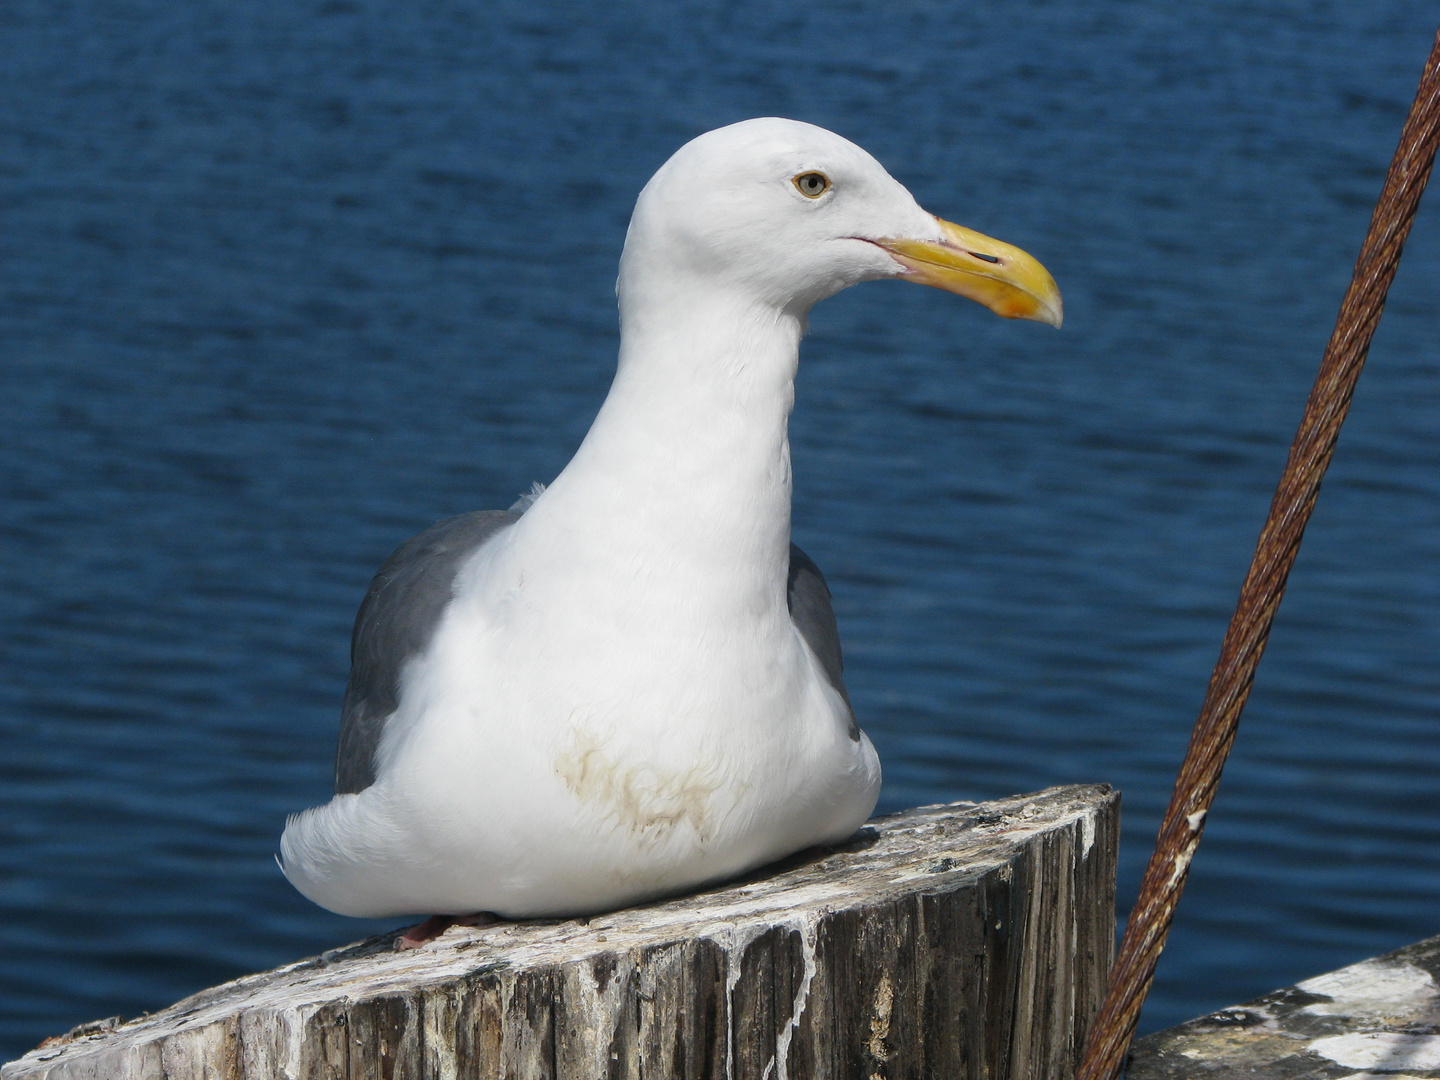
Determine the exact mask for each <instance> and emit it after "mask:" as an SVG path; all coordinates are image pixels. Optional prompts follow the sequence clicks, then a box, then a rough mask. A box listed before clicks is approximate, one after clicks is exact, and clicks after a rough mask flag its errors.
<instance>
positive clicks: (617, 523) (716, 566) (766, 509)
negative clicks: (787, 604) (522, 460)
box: [548, 283, 804, 596]
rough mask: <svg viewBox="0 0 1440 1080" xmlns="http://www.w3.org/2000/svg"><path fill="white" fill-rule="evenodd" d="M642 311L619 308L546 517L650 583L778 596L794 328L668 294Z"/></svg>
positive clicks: (797, 324) (756, 312)
mask: <svg viewBox="0 0 1440 1080" xmlns="http://www.w3.org/2000/svg"><path fill="white" fill-rule="evenodd" d="M650 300H651V302H650V303H649V304H645V305H636V304H633V303H632V304H627V303H625V302H623V300H622V304H621V330H622V334H621V338H622V340H621V347H620V359H619V366H618V370H617V372H616V377H615V382H614V384H613V385H612V387H611V390H610V393H609V396H608V397H607V398H606V399H605V403H604V405H603V406H602V407H601V409H600V413H599V415H598V416H597V417H596V419H595V423H594V425H593V426H592V427H591V429H590V432H589V434H588V435H587V436H586V437H585V441H584V443H583V444H582V446H581V447H580V450H579V451H578V452H577V453H576V455H575V458H574V460H573V461H572V462H571V464H570V465H569V466H568V467H567V468H566V470H565V472H564V473H562V474H561V476H560V477H559V478H558V479H557V480H556V482H555V485H553V488H552V491H551V492H550V493H548V494H549V495H553V497H554V498H553V502H552V509H553V510H555V511H557V512H558V511H561V508H562V507H567V508H568V509H569V510H573V511H578V512H579V513H580V514H581V515H583V520H584V521H585V522H586V525H585V529H586V530H587V531H590V532H592V535H594V538H595V539H596V540H597V541H599V542H602V543H604V544H606V545H607V546H608V547H609V549H610V550H611V551H612V552H615V553H617V554H618V553H620V552H626V553H627V557H629V558H634V559H637V560H640V561H641V562H643V563H645V564H648V565H649V566H650V568H651V572H652V573H653V572H659V571H658V570H657V568H659V567H671V568H673V569H674V570H675V571H676V572H677V573H680V574H687V575H693V574H694V572H695V571H696V569H697V568H698V569H700V570H702V571H709V572H712V573H713V572H714V571H724V570H725V569H726V568H728V569H729V571H730V572H728V573H723V575H722V576H724V577H728V578H729V579H730V581H731V584H732V586H733V585H734V584H736V577H735V575H740V576H741V577H744V576H747V575H748V576H752V577H754V576H755V575H757V574H758V575H759V577H758V578H757V579H756V581H755V582H754V584H755V585H756V586H757V587H759V588H763V589H764V590H765V592H766V593H767V594H772V593H778V595H781V596H783V581H784V574H785V572H786V567H787V565H788V558H789V540H790V447H789V440H788V437H787V424H788V420H789V416H790V410H791V407H792V405H793V404H794V396H795V389H794V379H795V371H796V367H797V364H798V357H799V343H800V337H801V335H802V334H803V332H804V325H803V319H802V318H801V317H799V316H797V315H794V314H790V313H786V312H783V311H777V310H775V309H774V308H771V307H766V306H764V305H760V304H755V303H753V302H751V303H748V304H747V303H745V302H743V301H741V300H739V299H737V298H735V297H733V296H726V295H724V294H723V293H718V294H717V293H714V292H703V293H702V292H701V291H699V290H696V291H695V292H694V293H693V294H691V295H685V292H684V290H683V289H682V288H681V287H680V286H679V285H678V284H676V283H671V284H670V285H669V286H668V287H667V288H665V289H664V291H663V295H662V296H661V297H656V296H654V295H653V294H652V295H651V297H650ZM566 516H567V517H569V513H568V512H567V513H566ZM777 574H778V575H779V576H780V577H779V581H778V582H777V581H775V580H772V579H773V578H775V576H776V575H777ZM692 580H693V576H692ZM742 591H743V590H742Z"/></svg>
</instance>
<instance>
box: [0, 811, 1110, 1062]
mask: <svg viewBox="0 0 1440 1080" xmlns="http://www.w3.org/2000/svg"><path fill="white" fill-rule="evenodd" d="M1118 803H1119V797H1118V796H1117V795H1115V794H1114V793H1113V792H1111V790H1110V789H1109V788H1108V787H1106V786H1103V785H1096V786H1086V787H1067V788H1054V789H1051V790H1049V791H1044V792H1040V793H1038V794H1035V795H1027V796H1017V797H1015V798H1010V799H1002V800H999V801H997V802H991V803H982V804H976V803H953V804H950V805H946V806H933V807H924V808H922V809H919V810H912V811H908V812H906V813H903V814H897V815H894V816H891V817H884V818H877V819H875V820H874V821H872V822H871V823H870V825H868V826H867V827H866V828H865V829H863V830H862V831H861V832H860V833H859V834H858V835H857V836H856V837H855V838H854V839H853V840H852V841H851V842H849V843H847V844H845V845H843V846H841V847H837V848H833V849H827V850H818V851H810V852H807V853H802V855H800V856H797V857H796V858H793V859H791V860H789V861H787V862H786V863H782V864H779V865H777V866H774V867H770V868H767V869H766V870H764V871H761V872H759V873H758V874H756V875H754V876H752V877H750V878H748V879H746V880H743V881H740V882H738V883H732V884H728V885H726V886H724V887H722V888H717V889H712V890H709V891H707V892H703V893H700V894H698V895H693V896H686V897H680V898H677V899H673V900H668V901H664V902H660V903H653V904H648V905H645V906H643V907H637V908H630V909H627V910H624V911H619V912H615V913H612V914H608V915H603V916H596V917H594V918H591V919H589V920H588V921H586V920H567V921H530V922H509V923H498V924H495V925H492V926H486V927H455V928H452V929H451V930H449V931H447V932H446V933H445V934H444V935H442V936H441V937H440V938H438V939H437V940H436V941H434V942H433V943H431V944H430V945H427V946H425V947H424V948H421V949H418V950H414V951H410V952H396V951H395V950H394V949H393V947H392V940H393V936H394V935H393V934H392V935H385V936H382V937H377V938H371V939H369V940H367V941H362V942H360V943H358V944H355V945H351V946H348V947H346V948H343V949H336V950H334V951H332V952H327V953H325V954H323V955H321V956H318V957H314V958H312V959H309V960H303V961H301V962H299V963H294V964H289V965H286V966H284V967H280V968H277V969H275V970H273V971H268V972H264V973H261V974H258V975H251V976H247V977H245V978H242V979H237V980H235V981H234V982H231V983H226V984H225V985H223V986H218V987H215V988H213V989H210V990H206V991H203V992H201V993H199V994H196V995H194V996H192V997H189V998H186V999H185V1000H184V1001H180V1002H178V1003H176V1004H175V1005H173V1006H171V1007H170V1008H168V1009H165V1010H163V1011H161V1012H158V1013H155V1014H153V1015H148V1016H143V1017H140V1018H138V1019H135V1020H131V1021H129V1022H126V1023H105V1022H102V1023H100V1024H98V1025H90V1026H88V1027H87V1026H82V1027H81V1028H77V1029H76V1030H75V1031H73V1032H71V1033H70V1034H69V1035H67V1036H64V1037H62V1038H60V1039H58V1040H52V1041H50V1042H49V1043H48V1044H47V1045H44V1046H42V1047H39V1048H37V1049H35V1050H33V1051H31V1052H30V1053H28V1054H26V1055H25V1056H24V1057H23V1058H21V1059H19V1060H18V1061H14V1062H11V1063H10V1064H9V1065H6V1066H5V1067H4V1068H3V1070H0V1076H3V1080H22V1078H23V1080H41V1078H45V1080H60V1078H62V1077H63V1078H71V1077H105V1078H107V1080H160V1078H165V1080H180V1078H188V1077H197V1078H198V1077H207V1078H216V1080H242V1078H243V1080H259V1078H261V1077H263V1078H265V1080H275V1078H280V1077H287V1078H291V1080H300V1078H301V1077H306V1078H308V1077H322V1076H323V1077H354V1078H357V1080H358V1078H362V1077H364V1078H369V1077H379V1076H385V1077H391V1076H394V1077H401V1076H405V1077H430V1076H435V1077H471V1076H474V1077H491V1076H494V1077H518V1078H530V1077H565V1078H569V1077H576V1078H585V1080H589V1078H592V1077H593V1078H598V1077H632V1076H634V1077H639V1076H646V1077H651V1076H654V1077H667V1078H674V1080H685V1078H690V1077H697V1078H698V1077H725V1078H727V1080H739V1078H742V1077H745V1078H749V1077H753V1078H755V1080H761V1078H762V1077H765V1078H768V1080H798V1078H800V1077H826V1078H827V1080H841V1078H844V1077H851V1076H853V1077H864V1078H866V1080H869V1078H871V1077H876V1078H880V1077H888V1076H911V1075H935V1076H945V1077H947V1078H956V1080H959V1078H963V1077H970V1076H974V1077H980V1076H985V1077H987V1078H990V1080H999V1078H1001V1077H1009V1076H1015V1077H1025V1078H1026V1080H1042V1078H1046V1077H1055V1078H1056V1080H1059V1078H1060V1077H1062V1076H1064V1075H1066V1074H1067V1073H1069V1072H1071V1071H1073V1069H1074V1067H1075V1063H1076V1058H1077V1055H1078V1052H1079V1047H1080V1046H1081V1044H1082V1043H1081V1040H1083V1037H1084V1028H1085V1027H1086V1025H1087V1024H1088V1022H1089V1019H1090V1017H1091V1016H1092V1015H1093V1013H1094V1011H1095V1009H1096V1007H1097V1006H1098V1003H1099V997H1100V993H1101V991H1102V989H1103V979H1104V975H1105V972H1106V971H1107V970H1108V967H1109V964H1110V961H1111V956H1112V951H1113V946H1114V866H1115V848H1116V838H1117V835H1118V825H1119V812H1118V811H1119V806H1118Z"/></svg>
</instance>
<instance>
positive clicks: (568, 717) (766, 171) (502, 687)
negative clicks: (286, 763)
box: [280, 117, 1061, 944]
mask: <svg viewBox="0 0 1440 1080" xmlns="http://www.w3.org/2000/svg"><path fill="white" fill-rule="evenodd" d="M879 278H897V279H899V280H902V281H912V282H917V283H920V284H924V285H932V286H936V287H938V288H941V289H945V290H947V291H949V292H952V293H956V294H959V295H961V296H964V297H968V298H970V299H972V300H976V301H978V302H979V303H981V304H983V305H984V306H985V307H987V308H989V309H990V310H992V311H994V312H995V313H997V314H999V315H1002V316H1005V317H1007V318H1016V319H1030V320H1034V321H1037V322H1043V323H1049V324H1050V325H1052V326H1056V327H1058V326H1059V325H1060V322H1061V300H1060V293H1059V290H1058V289H1057V287H1056V285H1055V281H1054V279H1053V278H1052V277H1051V276H1050V274H1049V273H1048V272H1047V271H1046V270H1045V268H1044V267H1043V266H1041V265H1040V263H1039V262H1037V261H1036V260H1035V259H1034V258H1032V257H1031V256H1029V255H1027V254H1026V253H1025V252H1023V251H1021V250H1020V249H1019V248H1016V247H1013V246H1011V245H1009V244H1005V243H1002V242H1000V241H997V240H993V239H991V238H990V237H987V236H983V235H981V234H980V233H977V232H974V231H972V230H970V229H966V228H963V227H961V226H958V225H954V224H951V223H950V222H947V221H942V220H940V219H939V218H937V217H935V216H934V215H932V214H929V213H927V212H926V211H924V210H922V209H921V208H920V206H919V205H918V204H917V203H916V201H915V199H914V198H913V197H912V196H911V194H910V193H909V192H908V191H907V190H906V189H905V188H904V187H903V186H902V185H901V184H900V183H898V182H897V181H896V180H894V179H893V178H892V177H891V176H890V175H889V173H887V172H886V171H885V169H884V168H883V167H882V166H881V165H880V163H879V162H877V161H876V160H875V159H874V158H873V157H871V156H870V155H869V154H868V153H866V152H865V151H864V150H862V149H860V147H858V146H856V145H855V144H853V143H851V142H849V141H847V140H846V139H843V138H841V137H840V136H838V135H836V134H834V133H832V132H830V131H827V130H825V129H824V128H820V127H815V126H813V125H811V124H806V123H800V122H798V121H794V120H784V119H778V118H773V117H772V118H764V119H756V120H747V121H744V122H742V123H738V124H733V125H731V126H729V127H723V128H719V129H717V130H714V131H711V132H708V133H706V134H704V135H701V136H699V137H698V138H696V139H694V140H692V141H691V142H689V143H687V144H686V145H684V146H683V147H681V148H680V150H678V151H677V152H676V153H675V154H674V156H673V157H671V158H670V159H669V161H667V162H666V163H665V164H664V165H663V166H662V167H661V168H660V170H659V172H657V173H656V174H655V175H654V177H653V178H652V179H651V180H650V182H649V183H647V184H646V185H645V187H644V189H643V190H642V191H641V193H640V196H639V199H638V201H637V202H636V205H635V212H634V215H633V216H632V218H631V221H630V227H629V231H628V232H627V234H626V238H625V247H624V251H623V254H622V255H621V258H620V275H619V280H618V282H617V286H616V293H617V296H618V298H619V308H620V330H621V334H620V350H619V361H618V365H617V370H616V374H615V380H614V383H613V385H612V386H611V389H610V392H609V395H608V396H607V397H606V399H605V402H604V404H603V405H602V406H601V408H600V411H599V414H598V415H597V416H596V418H595V422H594V424H593V425H592V426H591V428H590V430H589V433H588V434H587V435H586V436H585V439H584V441H583V442H582V443H581V445H580V448H579V449H578V450H577V451H576V453H575V456H574V458H573V459H572V460H571V461H570V463H569V464H568V465H567V466H566V467H565V469H564V471H562V472H561V473H560V475H559V476H558V477H557V478H556V479H555V480H554V482H553V483H551V484H550V485H549V486H548V487H545V488H543V489H542V488H540V487H539V485H537V486H536V488H535V489H534V490H533V491H532V493H531V494H530V495H529V496H527V497H525V498H523V499H521V501H520V502H518V503H517V504H515V506H513V507H511V508H510V509H509V510H490V511H478V512H475V513H469V514H462V515H460V516H459V517H453V518H450V519H448V520H446V521H442V522H440V523H439V524H438V525H435V526H433V527H431V528H429V529H427V530H426V531H425V532H422V533H421V534H420V535H418V536H416V537H414V538H413V539H411V540H409V541H407V542H405V543H404V544H402V545H401V546H400V548H399V549H398V550H397V551H396V552H395V553H394V554H393V555H392V556H391V557H390V558H389V560H388V561H387V562H386V563H385V564H384V565H383V566H382V567H381V568H380V571H379V573H378V574H377V575H376V577H375V579H374V582H373V583H372V584H371V586H370V589H369V591H368V592H367V594H366V596H365V599H364V602H363V603H362V604H361V607H360V612H359V615H358V617H357V618H356V621H355V630H354V635H353V637H352V641H351V670H350V681H349V685H348V687H347V689H346V691H345V699H344V705H343V709H342V722H341V732H340V741H339V748H338V751H337V754H336V764H335V796H334V798H333V799H331V801H330V802H329V803H327V804H325V805H324V806H319V807H315V808H313V809H310V810H306V811H304V812H303V813H299V814H295V815H292V816H291V817H290V819H289V820H288V821H287V823H286V827H285V832H284V835H283V837H282V838H281V842H280V846H281V858H280V863H281V868H282V869H283V871H284V873H285V875H286V877H288V878H289V880H290V881H291V883H292V884H293V885H294V886H295V887H296V888H297V889H298V890H299V891H300V892H301V893H303V894H304V895H305V896H306V897H308V898H309V899H311V900H312V901H314V902H315V903H317V904H319V905H320V906H321V907H324V908H327V909H329V910H330V911H334V912H338V913H340V914H342V915H352V916H364V917H372V918H374V917H391V916H400V915H428V916H432V917H433V918H432V919H431V920H430V923H431V928H432V931H434V930H435V928H436V927H443V926H444V925H447V924H448V923H449V922H451V921H463V919H464V917H470V919H471V920H474V919H476V918H489V917H497V916H498V917H502V918H511V919H518V918H540V917H571V916H585V915H591V914H595V913H599V912H603V911H610V910H614V909H617V908H620V907H625V906H628V905H632V904H636V903H640V902H643V901H646V900H650V899H653V898H656V897H660V896H665V895H671V894H675V893H679V892H683V891H686V890H690V889H694V888H696V887H698V886H701V885H705V884H707V883H711V882H716V881H720V880H723V879H725V878H729V877H733V876H735V875H737V874H740V873H743V872H745V871H747V870H749V869H751V868H754V867H757V866H761V865H763V864H765V863H768V862H772V861H774V860H776V859H779V858H782V857H784V856H787V855H790V854H792V853H794V852H797V851H800V850H802V849H804V848H808V847H811V846H814V845H821V844H832V843H836V842H839V841H843V840H844V839H846V838H847V837H849V836H850V835H852V834H853V833H854V832H855V830H856V829H857V828H859V827H860V826H861V825H862V824H863V823H864V822H865V821H866V820H867V819H868V818H869V816H870V814H871V812H872V811H873V810H874V808H875V802H876V799H877V797H878V794H879V790H880V762H879V758H878V756H877V754H876V752H875V748H874V746H873V745H871V742H870V740H869V738H867V737H866V735H865V734H864V732H862V731H861V730H860V728H859V725H858V724H857V723H856V719H855V713H854V710H853V709H852V708H851V703H850V697H849V694H848V693H847V691H846V688H845V682H844V679H843V677H842V660H841V648H840V636H839V633H838V630H837V628H836V622H835V615H834V612H833V610H832V608H831V599H830V592H829V589H828V587H827V586H826V583H825V578H824V576H823V575H822V574H821V572H820V569H819V567H817V566H816V565H815V563H814V561H813V560H811V559H810V557H809V556H807V555H806V554H805V553H804V552H803V551H801V550H800V549H799V548H798V547H796V546H795V545H794V544H793V543H791V540H790V494H791V474H790V447H789V440H788V435H787V424H788V420H789V416H790V411H791V408H792V406H793V404H794V398H795V389H794V382H795V374H796V369H797V367H798V364H799V346H800V339H801V337H802V336H803V335H804V333H805V327H806V319H807V316H808V313H809V310H810V308H811V306H812V305H813V304H815V303H816V302H817V301H819V300H822V299H824V298H826V297H828V296H831V295H833V294H835V293H837V292H839V291H840V290H841V289H844V288H846V287H848V286H850V285H854V284H856V283H858V282H862V281H869V280H874V279H879ZM540 359H541V358H539V357H536V358H535V360H536V361H539V360H540ZM436 920H439V921H438V922H436ZM422 925H424V924H422ZM432 936H433V935H432ZM424 939H425V934H424V933H423V932H422V933H421V934H420V935H419V937H418V939H415V940H411V941H410V943H411V944H416V943H418V942H419V941H423V940H424Z"/></svg>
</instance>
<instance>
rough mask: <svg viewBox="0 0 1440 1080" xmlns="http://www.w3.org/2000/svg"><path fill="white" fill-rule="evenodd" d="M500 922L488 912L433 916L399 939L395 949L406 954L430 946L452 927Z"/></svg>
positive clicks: (498, 917) (396, 941)
mask: <svg viewBox="0 0 1440 1080" xmlns="http://www.w3.org/2000/svg"><path fill="white" fill-rule="evenodd" d="M499 921H500V916H498V915H495V914H492V913H491V912H488V911H479V912H476V913H475V914H474V915H431V916H430V917H429V918H428V919H426V920H425V921H424V922H422V923H416V924H415V925H414V926H412V927H410V929H409V930H406V931H405V932H404V933H403V934H401V935H400V936H399V937H397V938H396V939H395V948H396V949H397V950H398V951H400V952H404V951H405V950H406V949H418V948H420V947H421V946H422V945H428V944H429V943H430V942H432V941H434V940H435V939H436V938H438V937H439V936H440V935H441V934H443V933H445V931H446V930H449V929H450V927H452V926H489V925H490V924H491V923H493V922H499Z"/></svg>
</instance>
